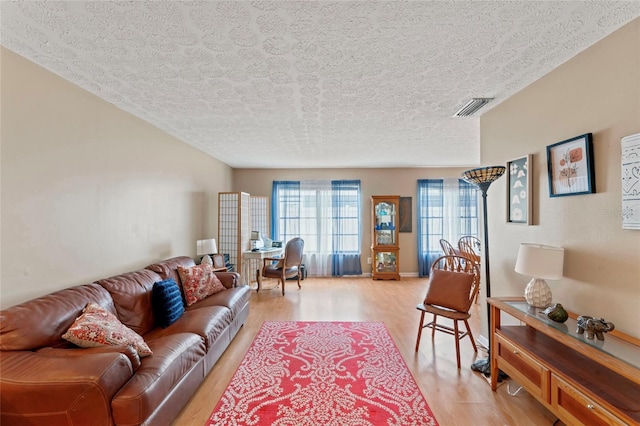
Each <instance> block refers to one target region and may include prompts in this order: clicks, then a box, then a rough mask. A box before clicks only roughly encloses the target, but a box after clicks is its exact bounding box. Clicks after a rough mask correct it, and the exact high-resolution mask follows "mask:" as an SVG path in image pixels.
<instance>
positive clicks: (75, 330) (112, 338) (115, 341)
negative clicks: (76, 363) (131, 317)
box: [62, 302, 153, 357]
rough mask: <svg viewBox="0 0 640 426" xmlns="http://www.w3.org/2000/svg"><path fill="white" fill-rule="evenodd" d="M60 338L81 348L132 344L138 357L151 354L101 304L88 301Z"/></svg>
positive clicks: (146, 346)
mask: <svg viewBox="0 0 640 426" xmlns="http://www.w3.org/2000/svg"><path fill="white" fill-rule="evenodd" d="M62 338H63V339H65V340H67V341H69V342H71V343H73V344H74V345H77V346H80V347H81V348H95V347H98V346H133V347H134V348H135V349H136V350H137V351H138V355H139V356H140V357H145V356H149V355H152V354H153V352H151V349H150V348H149V346H148V345H147V344H146V343H145V341H144V339H143V338H142V337H141V336H140V335H139V334H138V333H136V332H135V331H133V330H131V329H130V328H129V327H127V326H126V325H124V324H122V323H121V322H120V320H119V319H118V318H117V317H116V316H115V315H113V314H112V313H111V312H109V311H107V310H106V309H104V308H103V307H102V306H100V305H98V304H96V303H93V302H89V303H88V304H87V306H86V307H85V308H84V309H83V310H82V314H80V316H79V317H78V318H76V320H75V321H74V322H73V324H71V327H69V329H68V330H67V331H66V332H65V333H64V334H63V335H62Z"/></svg>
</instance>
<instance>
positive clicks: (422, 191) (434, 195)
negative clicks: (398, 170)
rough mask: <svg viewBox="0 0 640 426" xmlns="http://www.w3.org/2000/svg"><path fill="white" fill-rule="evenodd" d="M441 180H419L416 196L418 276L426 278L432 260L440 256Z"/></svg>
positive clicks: (441, 219) (442, 183)
mask: <svg viewBox="0 0 640 426" xmlns="http://www.w3.org/2000/svg"><path fill="white" fill-rule="evenodd" d="M443 190H444V181H443V180H442V179H419V180H418V196H417V213H418V276H420V277H428V276H429V269H430V268H431V264H432V263H433V261H434V260H436V259H437V258H438V257H439V256H441V255H442V250H441V248H440V238H442V221H443Z"/></svg>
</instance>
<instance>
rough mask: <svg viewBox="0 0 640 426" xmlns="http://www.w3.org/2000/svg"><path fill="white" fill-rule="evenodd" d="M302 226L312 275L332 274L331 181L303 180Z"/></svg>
mask: <svg viewBox="0 0 640 426" xmlns="http://www.w3.org/2000/svg"><path fill="white" fill-rule="evenodd" d="M300 193H301V194H302V197H301V204H302V205H301V219H302V220H301V224H300V235H301V236H302V238H303V239H304V240H305V242H304V253H305V256H304V262H305V268H306V270H307V273H308V274H309V275H316V276H318V275H319V276H330V275H331V254H332V247H331V240H332V211H331V181H329V180H303V181H300ZM306 218H308V219H309V220H305V219H306Z"/></svg>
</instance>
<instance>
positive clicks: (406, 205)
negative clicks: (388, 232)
mask: <svg viewBox="0 0 640 426" xmlns="http://www.w3.org/2000/svg"><path fill="white" fill-rule="evenodd" d="M411 198H412V197H400V208H399V211H400V220H399V223H398V226H399V227H400V228H399V229H398V231H399V232H411V230H412V227H411V223H412V222H413V215H412V214H411V201H412V199H411Z"/></svg>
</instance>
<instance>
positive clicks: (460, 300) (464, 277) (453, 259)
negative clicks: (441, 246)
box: [416, 256, 480, 368]
mask: <svg viewBox="0 0 640 426" xmlns="http://www.w3.org/2000/svg"><path fill="white" fill-rule="evenodd" d="M479 288H480V268H479V267H478V264H477V263H474V262H469V261H468V259H466V258H464V257H462V256H440V257H439V258H437V259H436V260H435V261H434V262H433V263H432V264H431V270H430V274H429V288H428V290H427V295H426V297H425V299H424V301H423V302H422V303H420V304H419V305H418V306H416V309H418V310H419V311H420V324H419V326H418V338H417V339H416V352H418V348H419V347H420V338H421V337H422V330H423V329H425V328H430V329H431V339H432V340H433V339H434V337H435V332H436V331H441V332H444V333H447V334H451V335H453V336H454V338H455V342H456V361H457V363H458V368H460V340H461V339H463V338H464V337H466V336H469V340H471V344H472V345H473V350H474V351H475V352H478V347H477V346H476V342H475V340H474V339H473V334H471V328H470V327H469V322H468V321H467V320H468V319H469V318H470V317H471V314H470V313H469V309H470V308H471V304H472V303H473V299H474V298H475V297H476V294H477V293H478V290H479ZM426 313H430V314H432V315H433V319H432V321H431V322H429V323H428V324H426V325H425V324H424V316H425V314H426ZM438 317H444V318H447V319H450V320H452V321H453V327H450V326H448V325H444V324H438V322H437V320H438ZM460 321H462V322H463V323H464V325H465V328H466V331H463V330H460V329H459V327H458V323H459V322H460Z"/></svg>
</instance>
